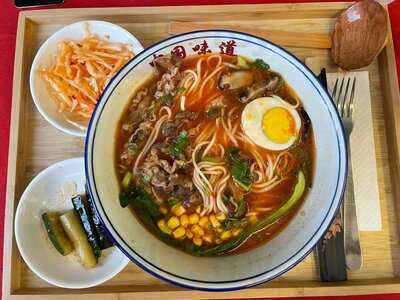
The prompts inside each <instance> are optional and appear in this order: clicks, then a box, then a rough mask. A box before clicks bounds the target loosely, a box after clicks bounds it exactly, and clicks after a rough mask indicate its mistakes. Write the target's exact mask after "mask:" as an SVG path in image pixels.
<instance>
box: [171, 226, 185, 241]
mask: <svg viewBox="0 0 400 300" xmlns="http://www.w3.org/2000/svg"><path fill="white" fill-rule="evenodd" d="M172 234H173V236H174V238H176V239H180V238H183V237H184V236H185V234H186V230H185V228H183V227H182V226H179V227H178V228H177V229H175V231H174V232H173V233H172Z"/></svg>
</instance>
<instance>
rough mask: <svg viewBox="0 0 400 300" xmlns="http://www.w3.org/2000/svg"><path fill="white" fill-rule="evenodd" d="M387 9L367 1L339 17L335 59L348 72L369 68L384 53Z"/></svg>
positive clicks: (333, 50)
mask: <svg viewBox="0 0 400 300" xmlns="http://www.w3.org/2000/svg"><path fill="white" fill-rule="evenodd" d="M386 18H387V17H386V12H385V10H384V8H383V7H382V6H381V5H380V4H379V3H377V2H375V1H374V0H363V1H360V2H357V3H355V4H353V5H352V6H350V7H349V8H348V9H346V10H345V11H344V12H342V13H341V14H340V16H339V17H338V18H337V20H336V23H335V27H334V30H333V35H332V58H333V60H334V62H335V63H336V64H337V65H338V66H340V67H341V68H343V69H345V70H351V69H359V68H362V67H365V66H368V65H369V64H371V63H372V61H373V60H374V58H375V57H376V56H377V55H378V54H379V52H380V51H381V50H382V48H383V46H384V44H385V41H386V35H387V29H388V28H387V19H386Z"/></svg>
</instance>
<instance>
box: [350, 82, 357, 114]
mask: <svg viewBox="0 0 400 300" xmlns="http://www.w3.org/2000/svg"><path fill="white" fill-rule="evenodd" d="M356 79H357V78H356V77H354V79H353V85H352V87H351V92H350V100H349V110H348V116H349V117H350V118H351V117H352V115H353V110H354V94H355V90H356Z"/></svg>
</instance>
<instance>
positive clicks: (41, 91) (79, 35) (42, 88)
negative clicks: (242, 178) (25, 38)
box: [29, 21, 143, 137]
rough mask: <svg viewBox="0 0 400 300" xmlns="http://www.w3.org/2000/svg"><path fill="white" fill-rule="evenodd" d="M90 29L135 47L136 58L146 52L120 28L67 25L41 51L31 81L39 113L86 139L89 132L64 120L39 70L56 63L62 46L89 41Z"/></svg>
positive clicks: (105, 24) (103, 24)
mask: <svg viewBox="0 0 400 300" xmlns="http://www.w3.org/2000/svg"><path fill="white" fill-rule="evenodd" d="M86 29H89V31H90V32H91V33H93V34H95V35H97V36H99V37H100V38H108V40H109V41H110V42H118V43H125V44H130V45H132V50H133V53H134V54H135V55H137V54H138V53H140V52H141V51H142V50H143V46H142V45H141V44H140V42H139V41H138V40H137V39H136V38H135V37H134V36H133V35H132V34H131V33H129V32H128V31H126V30H125V29H123V28H122V27H120V26H118V25H115V24H112V23H109V22H104V21H82V22H77V23H73V24H70V25H67V26H65V27H63V28H62V29H60V30H58V31H57V32H55V33H54V34H53V35H52V36H50V37H49V38H48V39H47V40H46V41H45V42H44V43H43V45H42V46H41V47H40V49H39V51H38V52H37V54H36V56H35V59H34V60H33V63H32V67H31V73H30V78H29V81H30V82H29V83H30V88H31V94H32V98H33V101H34V102H35V105H36V107H37V109H38V110H39V112H40V113H41V114H42V116H43V117H44V118H45V119H46V120H47V121H48V122H49V123H50V124H51V125H53V126H54V127H56V128H58V129H59V130H61V131H63V132H65V133H68V134H71V135H74V136H80V137H84V136H85V135H86V129H85V130H82V129H79V128H77V127H75V126H74V125H72V124H70V123H68V122H67V121H66V120H65V119H64V118H63V116H62V114H60V113H59V112H58V107H57V105H56V103H55V101H54V100H53V99H52V97H51V95H50V94H49V92H48V89H47V85H46V83H45V82H44V80H43V79H41V78H40V77H39V76H38V74H37V72H38V70H39V68H41V67H48V66H50V65H51V64H52V63H53V61H54V56H55V54H56V53H57V48H58V44H59V43H60V42H63V41H80V40H82V39H83V38H84V37H85V30H86Z"/></svg>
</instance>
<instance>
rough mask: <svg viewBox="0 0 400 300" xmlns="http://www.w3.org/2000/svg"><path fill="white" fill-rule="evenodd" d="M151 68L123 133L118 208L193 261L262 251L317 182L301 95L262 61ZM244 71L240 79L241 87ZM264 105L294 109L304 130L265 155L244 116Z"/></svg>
mask: <svg viewBox="0 0 400 300" xmlns="http://www.w3.org/2000/svg"><path fill="white" fill-rule="evenodd" d="M153 63H154V69H155V73H154V77H153V78H152V79H150V80H148V81H147V82H146V83H145V84H143V86H142V88H140V89H138V92H137V93H136V95H135V96H134V97H133V99H132V101H131V103H130V104H129V105H128V107H127V108H126V110H125V112H124V114H123V115H122V117H121V119H120V123H119V126H118V128H119V130H118V132H117V137H116V157H115V161H116V168H117V174H118V176H119V182H120V183H121V195H120V202H121V205H123V206H129V207H130V208H131V209H132V212H133V213H134V214H135V216H136V217H137V218H138V219H139V220H140V222H141V223H142V224H143V226H145V227H146V228H147V229H148V230H149V231H150V232H151V233H152V234H154V235H155V236H156V237H158V238H159V239H161V240H162V241H164V242H166V243H167V244H169V245H171V246H174V247H177V248H179V249H181V250H184V251H185V252H187V253H189V254H192V255H197V256H218V255H231V254H235V253H240V252H243V251H248V250H251V249H253V248H255V247H257V246H260V245H262V244H264V243H266V242H267V241H269V240H270V239H272V238H273V237H274V236H275V235H277V234H278V233H279V232H280V231H281V230H282V229H283V228H284V227H285V226H286V225H287V224H288V223H289V221H290V220H291V219H292V218H293V217H294V215H295V214H296V212H297V210H298V208H299V207H300V206H301V203H302V202H303V201H304V199H305V197H306V194H307V190H308V188H309V187H311V183H312V176H313V166H314V155H315V153H314V151H315V147H314V140H313V132H312V125H311V121H310V119H309V117H308V115H307V113H306V112H305V111H304V109H303V107H302V105H301V102H300V100H299V97H298V96H297V95H296V94H295V92H294V91H293V89H292V88H291V87H290V86H289V85H288V84H287V82H285V81H284V79H283V78H282V76H281V75H280V74H278V73H276V72H274V71H272V70H270V69H269V67H268V65H267V64H266V63H265V62H263V61H262V60H250V59H247V58H243V57H230V56H225V55H218V54H217V55H216V54H210V55H203V56H199V55H195V56H190V57H188V58H186V59H184V60H183V61H179V60H178V59H176V58H175V57H163V58H158V59H155V61H154V62H153ZM238 72H243V74H242V75H243V76H244V78H240V76H239V79H241V80H242V81H240V80H239V82H238V83H237V82H235V81H234V80H235V79H237V78H235V76H236V77H238V75H240V74H238ZM232 74H234V75H232ZM249 74H251V76H248V75H249ZM224 76H225V77H224ZM246 76H248V77H249V78H250V77H251V78H252V80H250V79H249V78H247V79H246ZM226 78H228V79H229V80H231V81H229V80H228V79H226ZM232 78H233V79H232ZM275 79H277V83H276V84H275V86H272V85H271V82H272V83H273V80H275ZM226 80H228V81H227V82H228V83H229V84H222V83H225V81H226ZM246 80H247V81H246ZM243 81H244V83H243ZM241 84H242V85H243V84H245V85H244V86H241ZM263 85H264V88H263ZM268 85H271V88H270V89H265V86H268ZM257 88H258V89H261V91H258V94H257V95H252V93H253V94H254V91H256V92H257ZM251 96H252V97H253V98H251ZM271 96H272V97H275V98H276V99H278V100H276V99H275V98H274V99H275V100H273V99H272V98H271ZM246 97H247V99H246ZM277 97H279V98H277ZM260 98H262V99H265V101H266V102H268V101H270V100H269V99H272V100H273V101H275V102H276V101H278V103H279V101H281V102H282V101H283V102H282V107H284V108H285V107H288V109H289V108H290V109H292V108H293V107H294V106H295V105H297V106H296V107H295V108H294V109H295V111H296V113H297V114H298V116H299V117H300V119H301V127H300V128H299V129H298V131H297V137H296V140H295V142H294V143H293V144H292V145H291V146H290V147H288V148H287V149H285V150H280V151H273V150H271V149H266V148H264V147H261V146H259V145H258V144H256V143H254V141H252V140H251V139H250V138H249V137H248V136H247V134H246V132H244V130H243V126H242V123H241V116H242V113H243V111H244V109H245V107H246V106H247V105H248V104H249V103H250V102H252V101H254V100H256V99H257V100H258V99H260ZM279 99H280V100H279ZM272 100H271V101H272ZM263 101H264V100H263ZM160 120H164V121H163V122H162V124H160ZM259 125H260V127H261V124H259ZM155 128H156V129H157V128H158V130H155ZM151 140H154V141H153V142H152V143H151V144H150V145H149V141H151ZM146 148H147V150H146ZM143 150H146V152H143ZM193 152H195V153H194V154H193ZM205 152H207V153H205ZM138 157H139V161H138V162H137V160H138ZM257 157H258V158H259V159H258V160H257ZM194 165H196V167H195V166H194ZM199 166H200V167H199ZM199 168H200V171H201V174H200V172H198V170H199ZM241 168H242V169H241ZM238 169H239V171H240V172H238ZM260 172H261V173H262V174H263V176H260V175H259V174H260ZM242 173H243V174H242ZM300 173H302V174H303V175H304V176H303V177H304V180H303V181H304V182H302V183H301V182H300V181H301V180H300ZM242 175H244V176H242ZM235 176H236V177H235ZM242 177H243V178H242ZM260 177H263V178H262V180H261V178H260ZM204 178H206V180H204ZM240 180H242V181H243V182H241V181H240ZM301 184H302V185H303V187H301V186H300V185H301ZM299 186H300V187H299ZM301 188H302V191H301V194H300V195H296V198H297V200H296V201H294V203H292V204H291V206H290V207H289V209H287V211H284V213H280V212H282V208H283V207H285V204H287V203H288V202H290V199H294V198H293V196H295V194H296V193H298V190H299V189H300V190H301ZM262 190H265V192H262ZM260 191H261V192H260ZM288 200H289V201H288ZM277 214H278V215H280V216H279V217H278V218H277V219H276V220H275V219H274V218H273V217H274V216H275V215H277ZM268 218H272V220H268ZM262 225H264V226H262ZM253 231H254V232H253Z"/></svg>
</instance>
